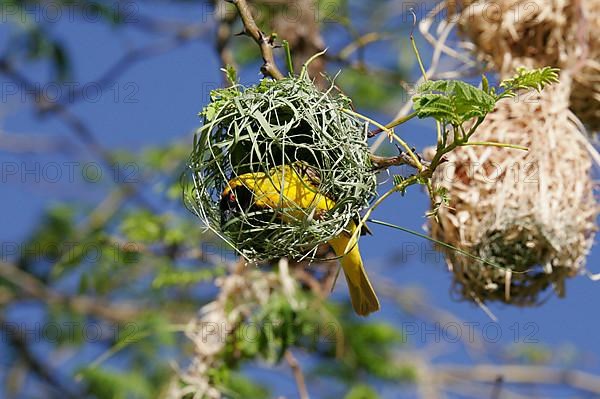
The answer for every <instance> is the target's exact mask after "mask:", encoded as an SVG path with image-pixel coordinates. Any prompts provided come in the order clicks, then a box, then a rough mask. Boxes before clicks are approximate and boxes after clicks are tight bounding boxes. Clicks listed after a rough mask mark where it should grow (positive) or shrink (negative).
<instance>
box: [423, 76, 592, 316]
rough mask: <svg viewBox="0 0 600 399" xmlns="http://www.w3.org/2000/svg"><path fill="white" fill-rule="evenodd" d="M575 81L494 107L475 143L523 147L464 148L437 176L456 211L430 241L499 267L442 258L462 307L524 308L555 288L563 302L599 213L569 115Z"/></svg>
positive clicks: (441, 219)
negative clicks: (475, 304)
mask: <svg viewBox="0 0 600 399" xmlns="http://www.w3.org/2000/svg"><path fill="white" fill-rule="evenodd" d="M570 84H571V82H570V79H569V77H568V76H566V75H563V76H562V77H561V83H560V84H556V85H552V86H549V87H547V88H546V89H544V91H543V92H542V93H526V94H525V95H522V96H520V97H518V98H515V99H505V100H502V101H501V102H500V103H498V105H497V107H496V109H495V110H494V111H493V112H492V113H490V114H489V115H488V116H487V117H486V120H485V122H484V123H483V124H482V125H481V126H480V127H479V128H478V131H477V133H476V134H475V137H474V138H473V141H493V142H501V143H510V144H517V145H521V146H525V147H528V148H529V151H527V152H525V151H520V150H515V149H508V148H497V147H482V146H468V147H459V148H457V149H456V150H455V151H453V152H451V153H449V154H448V155H447V161H448V162H446V163H445V164H442V165H441V166H440V168H439V169H438V170H437V171H436V173H435V174H434V176H433V184H434V187H437V186H441V187H444V188H446V190H447V191H448V193H449V195H450V203H449V206H447V207H442V208H441V209H440V211H439V214H438V219H437V220H438V221H435V220H433V221H432V222H431V226H430V229H431V235H432V237H433V238H435V239H437V240H440V241H443V242H445V243H448V244H451V245H453V246H454V247H457V248H459V249H462V250H464V251H467V252H469V253H471V254H473V255H476V256H478V257H479V258H482V259H485V260H487V261H489V262H491V263H493V264H495V265H496V266H498V267H494V266H492V265H489V264H486V263H483V262H480V261H477V260H473V259H472V258H469V257H466V256H464V255H461V254H460V253H457V252H456V251H452V250H447V249H443V250H444V251H445V252H446V254H447V262H448V266H449V269H450V270H451V271H452V273H453V275H454V286H455V291H456V293H457V294H458V296H459V297H460V298H463V299H466V300H471V301H475V302H486V301H502V302H505V303H510V304H515V305H520V306H527V305H535V304H538V303H540V302H541V300H542V298H541V294H542V292H544V291H545V290H546V289H547V288H549V287H552V288H553V289H554V291H555V292H556V293H557V294H558V295H559V296H562V295H564V284H565V280H566V279H567V278H568V277H572V276H574V275H576V274H578V273H579V272H580V271H582V269H583V268H584V265H585V258H586V255H587V254H588V252H589V249H590V247H591V245H592V241H593V235H594V232H595V230H596V224H595V219H596V215H597V205H596V202H595V199H594V195H593V187H592V180H591V177H590V170H591V167H592V162H591V160H590V156H589V153H588V151H587V149H586V144H585V138H584V137H583V135H582V133H581V132H580V131H579V130H578V122H577V121H576V120H574V118H575V117H574V116H573V115H572V114H571V113H570V112H569V110H568V108H567V107H568V98H569V94H570Z"/></svg>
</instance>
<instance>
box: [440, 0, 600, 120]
mask: <svg viewBox="0 0 600 399" xmlns="http://www.w3.org/2000/svg"><path fill="white" fill-rule="evenodd" d="M457 4H458V5H459V6H457ZM447 7H448V15H449V16H450V17H452V18H456V22H457V24H458V27H459V32H460V33H461V34H462V35H463V36H464V37H466V38H467V39H468V40H469V41H471V42H472V43H473V44H474V45H475V55H476V57H477V59H478V60H479V61H482V62H484V63H486V64H488V65H489V66H490V67H492V68H493V69H495V70H497V71H499V72H500V73H501V74H502V75H503V74H505V73H512V71H513V70H514V68H515V67H518V66H527V67H532V68H533V67H543V66H552V67H558V68H561V69H569V68H574V70H575V71H576V72H577V73H576V74H574V90H573V92H572V95H571V99H570V103H571V109H572V110H573V112H574V113H575V114H576V115H577V116H578V117H579V118H580V119H581V120H582V121H583V122H584V124H585V125H586V126H587V127H588V128H589V129H590V130H591V131H599V130H600V0H483V1H472V0H463V1H460V2H458V3H457V2H456V1H455V0H451V1H449V2H448V3H447Z"/></svg>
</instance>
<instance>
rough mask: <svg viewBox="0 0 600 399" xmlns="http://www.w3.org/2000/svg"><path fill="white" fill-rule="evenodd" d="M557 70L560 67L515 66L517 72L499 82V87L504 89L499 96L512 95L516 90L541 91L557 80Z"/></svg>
mask: <svg viewBox="0 0 600 399" xmlns="http://www.w3.org/2000/svg"><path fill="white" fill-rule="evenodd" d="M559 71H560V69H558V68H551V67H543V68H538V69H527V68H525V67H520V68H517V73H516V74H515V75H514V76H513V77H512V78H510V79H504V80H503V81H502V82H500V87H502V88H503V89H504V92H503V93H502V94H501V95H500V98H504V97H514V96H515V94H516V91H517V90H531V89H534V90H537V91H541V90H543V88H544V87H545V86H547V85H549V84H552V83H557V82H558V73H559Z"/></svg>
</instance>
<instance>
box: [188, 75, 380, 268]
mask: <svg viewBox="0 0 600 399" xmlns="http://www.w3.org/2000/svg"><path fill="white" fill-rule="evenodd" d="M350 107H351V103H350V100H349V99H348V98H347V97H345V96H344V95H342V94H341V93H338V92H337V91H335V89H334V86H333V84H332V86H331V87H330V88H329V90H328V91H327V92H322V91H320V90H318V89H317V88H316V87H315V85H314V84H313V82H311V81H310V80H309V79H308V78H306V77H301V78H285V79H282V80H279V81H271V80H266V79H265V80H263V81H262V82H261V83H260V84H258V85H256V86H252V87H248V88H244V87H242V86H239V85H238V86H234V87H232V88H229V89H224V90H220V91H218V92H216V93H213V96H212V102H211V103H210V104H209V105H208V106H207V108H206V109H205V111H204V115H205V120H204V126H203V127H202V128H201V129H200V131H199V133H198V135H197V139H196V141H195V144H194V148H193V151H192V154H191V157H190V160H189V163H188V167H189V171H188V172H189V173H187V174H186V177H187V178H186V179H185V182H186V184H187V188H188V189H187V190H186V195H185V201H186V204H187V206H188V208H189V209H191V210H192V211H193V212H194V213H195V214H196V215H198V217H199V218H200V219H201V220H202V222H203V223H205V224H206V226H207V227H209V228H210V229H211V230H213V231H214V232H216V233H217V234H218V235H220V236H221V237H222V238H224V239H225V240H226V241H227V242H228V243H230V244H231V245H232V246H233V247H234V248H235V249H237V250H238V251H239V252H240V253H241V254H242V255H243V256H245V257H246V258H247V259H249V260H252V261H255V260H270V259H275V258H279V257H282V256H287V257H292V258H297V259H299V258H307V259H314V257H315V254H316V250H317V247H318V246H319V244H323V243H325V242H327V241H328V240H330V239H331V238H333V237H334V236H336V235H337V234H339V233H340V232H341V231H342V229H343V228H344V227H345V226H346V225H347V224H348V222H349V221H350V220H351V219H353V218H356V217H357V215H358V213H359V211H360V210H362V209H363V208H365V207H366V206H368V204H369V202H370V201H371V200H372V198H373V197H374V196H375V194H376V191H375V189H376V179H375V175H374V173H373V172H372V170H371V169H372V167H371V162H370V159H369V152H368V147H367V142H366V133H367V126H366V124H365V123H363V122H361V121H360V120H358V119H357V118H355V117H353V116H351V115H348V114H347V113H346V112H344V111H343V110H344V109H348V108H350ZM288 167H291V168H293V170H294V173H295V174H297V176H298V177H300V178H302V179H304V183H303V184H306V185H309V186H311V187H312V189H314V190H315V191H318V192H319V193H322V194H323V195H324V196H325V197H326V198H327V199H328V200H331V201H334V202H335V205H334V206H333V207H332V208H331V209H329V210H327V211H326V212H322V211H320V210H318V209H315V206H316V204H312V205H311V206H309V207H307V208H306V209H303V208H302V207H298V206H295V205H294V204H290V203H289V202H291V201H286V200H285V198H281V201H282V202H281V204H282V205H281V207H277V209H272V208H269V207H265V206H261V205H260V204H258V203H257V198H258V197H260V195H253V196H252V198H246V199H245V200H244V199H243V198H238V201H243V200H244V201H246V202H247V204H245V205H243V206H241V207H239V208H238V209H234V211H235V212H234V214H235V217H234V218H232V220H229V221H226V220H224V219H223V207H222V202H221V199H222V195H223V193H224V191H226V189H229V188H230V187H231V183H230V182H231V181H232V179H236V178H237V177H239V176H248V175H247V174H248V173H254V175H253V176H266V178H267V179H268V180H269V181H270V182H272V183H271V184H272V185H271V186H270V187H273V186H275V187H280V186H282V190H281V191H280V192H283V193H284V194H285V192H286V190H285V185H286V184H287V183H286V179H289V176H287V177H286V175H285V173H284V171H285V170H291V169H286V168H288ZM267 184H269V183H267ZM240 196H241V195H238V197H240ZM281 197H285V195H281Z"/></svg>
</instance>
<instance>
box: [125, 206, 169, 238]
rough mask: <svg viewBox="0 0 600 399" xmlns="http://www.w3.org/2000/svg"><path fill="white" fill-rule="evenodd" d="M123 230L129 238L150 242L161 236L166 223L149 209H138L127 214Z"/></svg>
mask: <svg viewBox="0 0 600 399" xmlns="http://www.w3.org/2000/svg"><path fill="white" fill-rule="evenodd" d="M121 231H122V232H123V234H124V235H125V237H126V238H127V239H128V240H131V241H136V242H148V243H150V242H156V241H158V240H159V239H160V238H161V236H162V233H163V231H164V225H163V222H162V220H161V218H160V217H159V216H157V215H154V214H152V213H150V212H148V211H137V212H132V213H130V214H128V215H127V216H125V218H124V219H123V221H122V223H121Z"/></svg>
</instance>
